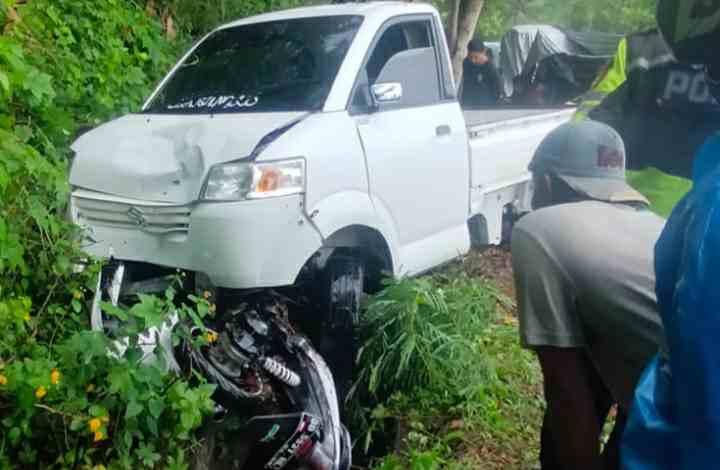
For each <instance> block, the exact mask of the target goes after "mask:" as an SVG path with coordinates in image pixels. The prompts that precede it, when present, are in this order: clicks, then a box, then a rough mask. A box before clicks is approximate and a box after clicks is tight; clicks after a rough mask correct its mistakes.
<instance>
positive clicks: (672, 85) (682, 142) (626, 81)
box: [575, 29, 720, 216]
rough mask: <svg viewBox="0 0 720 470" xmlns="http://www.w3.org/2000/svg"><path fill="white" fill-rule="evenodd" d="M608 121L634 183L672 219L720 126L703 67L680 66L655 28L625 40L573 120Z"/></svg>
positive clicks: (688, 64)
mask: <svg viewBox="0 0 720 470" xmlns="http://www.w3.org/2000/svg"><path fill="white" fill-rule="evenodd" d="M583 118H589V119H593V120H596V121H600V122H604V123H605V124H608V125H610V126H612V127H613V128H614V129H615V130H616V131H618V132H619V133H620V135H621V136H622V138H623V140H624V141H625V146H626V148H627V152H628V153H627V166H628V169H629V170H635V171H636V173H631V175H630V180H631V182H632V184H634V185H635V187H636V188H637V189H639V190H640V191H641V192H642V193H643V194H645V195H646V196H648V198H649V199H650V200H651V201H652V202H653V208H654V209H655V210H657V212H659V213H661V214H662V215H664V216H668V215H669V213H670V210H671V209H672V207H674V206H675V204H676V203H677V202H678V201H679V200H680V198H682V196H684V195H685V193H686V192H687V191H688V190H689V189H690V182H689V178H690V176H691V173H692V162H693V156H694V155H695V153H696V152H697V151H698V150H699V149H700V146H701V145H702V144H703V142H704V141H705V139H707V138H708V137H709V136H710V135H712V133H713V132H714V130H715V129H717V128H718V127H720V126H719V125H720V106H718V103H717V102H716V101H715V100H714V99H713V97H712V95H711V94H710V93H709V90H708V86H707V83H706V82H705V75H704V73H703V68H702V66H698V65H696V64H692V63H687V62H683V61H678V60H676V58H675V57H674V56H673V54H672V52H671V51H670V49H669V48H668V46H667V44H666V42H665V40H664V39H663V37H662V35H661V34H660V32H659V31H658V30H657V29H653V30H649V31H644V32H639V33H634V34H631V35H629V36H627V37H626V38H625V39H624V40H623V41H621V43H620V45H619V47H618V51H617V54H616V55H615V58H614V59H613V62H612V64H611V66H610V67H609V68H608V69H607V71H606V72H605V73H604V74H603V75H601V77H600V78H599V80H598V81H597V82H596V84H595V85H594V87H593V89H592V90H591V91H590V92H589V93H588V94H586V95H585V97H584V100H583V102H582V103H581V104H580V107H579V108H578V112H577V113H576V115H575V119H576V120H577V119H583Z"/></svg>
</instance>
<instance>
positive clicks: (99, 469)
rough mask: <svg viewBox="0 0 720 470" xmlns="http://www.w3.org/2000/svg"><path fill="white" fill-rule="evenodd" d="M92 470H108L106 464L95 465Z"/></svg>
mask: <svg viewBox="0 0 720 470" xmlns="http://www.w3.org/2000/svg"><path fill="white" fill-rule="evenodd" d="M92 470H106V469H105V465H95V466H94V467H93V468H92Z"/></svg>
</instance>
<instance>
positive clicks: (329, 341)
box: [312, 253, 365, 409]
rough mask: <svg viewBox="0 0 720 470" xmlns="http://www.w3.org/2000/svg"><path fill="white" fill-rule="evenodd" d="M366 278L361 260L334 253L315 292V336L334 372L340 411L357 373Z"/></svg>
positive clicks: (320, 277)
mask: <svg viewBox="0 0 720 470" xmlns="http://www.w3.org/2000/svg"><path fill="white" fill-rule="evenodd" d="M364 277H365V268H364V263H363V262H362V259H361V258H360V257H358V256H354V255H352V254H345V253H342V254H335V255H333V256H331V257H330V259H329V260H328V261H327V263H326V265H325V268H324V269H323V270H322V272H321V275H320V276H319V279H318V281H319V282H318V283H317V285H316V289H315V292H316V295H315V300H316V302H315V307H316V308H317V309H318V310H317V311H316V314H319V320H320V321H319V322H318V323H316V328H314V330H315V331H314V332H313V333H314V334H313V335H312V336H313V340H314V342H315V345H316V347H317V349H318V351H319V352H320V354H321V355H322V356H323V358H324V359H325V360H326V361H327V363H328V366H329V367H330V370H331V371H332V373H333V377H334V379H335V387H336V389H337V395H338V400H339V402H340V407H341V409H342V405H343V403H344V402H345V398H346V397H347V394H348V392H349V391H350V387H351V386H352V381H353V377H354V373H355V360H356V357H357V353H358V348H359V341H358V332H357V329H358V326H359V323H360V302H361V300H362V294H363V290H364V287H365V281H364Z"/></svg>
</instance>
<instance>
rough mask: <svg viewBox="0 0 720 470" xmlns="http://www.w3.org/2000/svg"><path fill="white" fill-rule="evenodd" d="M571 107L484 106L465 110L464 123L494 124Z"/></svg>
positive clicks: (470, 126)
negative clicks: (483, 107) (484, 107)
mask: <svg viewBox="0 0 720 470" xmlns="http://www.w3.org/2000/svg"><path fill="white" fill-rule="evenodd" d="M567 109H571V108H566V107H563V108H519V107H518V108H515V107H507V108H505V107H503V108H494V109H493V108H486V109H473V110H465V111H463V114H464V115H465V123H466V124H467V127H468V128H472V127H477V126H482V125H485V124H495V123H498V122H502V121H512V120H516V119H521V118H525V117H532V116H540V115H543V114H552V113H557V112H559V111H564V110H567Z"/></svg>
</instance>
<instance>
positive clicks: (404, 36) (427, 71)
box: [352, 19, 440, 112]
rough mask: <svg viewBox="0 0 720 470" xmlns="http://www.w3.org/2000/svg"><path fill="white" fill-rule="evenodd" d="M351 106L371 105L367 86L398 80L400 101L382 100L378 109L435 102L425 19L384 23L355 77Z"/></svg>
mask: <svg viewBox="0 0 720 470" xmlns="http://www.w3.org/2000/svg"><path fill="white" fill-rule="evenodd" d="M359 82H360V86H358V88H357V89H356V91H355V95H354V97H353V101H352V108H353V110H355V112H367V111H368V110H370V109H371V104H372V98H371V95H370V92H369V89H370V88H371V87H372V86H373V85H375V84H377V83H379V82H395V83H400V84H401V85H402V88H403V98H402V99H401V100H400V102H397V103H389V104H383V105H382V106H380V109H379V110H381V111H382V110H389V109H398V108H405V107H412V106H424V105H428V104H435V103H437V102H438V101H439V100H440V78H439V71H438V67H437V57H436V50H435V44H434V38H433V34H432V23H431V21H430V20H429V19H428V20H413V21H406V22H403V23H397V24H394V25H392V26H390V27H388V28H387V29H386V30H385V31H384V32H383V33H382V35H381V36H380V39H379V40H378V41H377V43H376V44H375V47H374V49H373V51H372V54H371V55H370V58H369V59H368V61H367V63H366V65H365V68H364V70H363V71H362V72H361V77H360V79H359Z"/></svg>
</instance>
